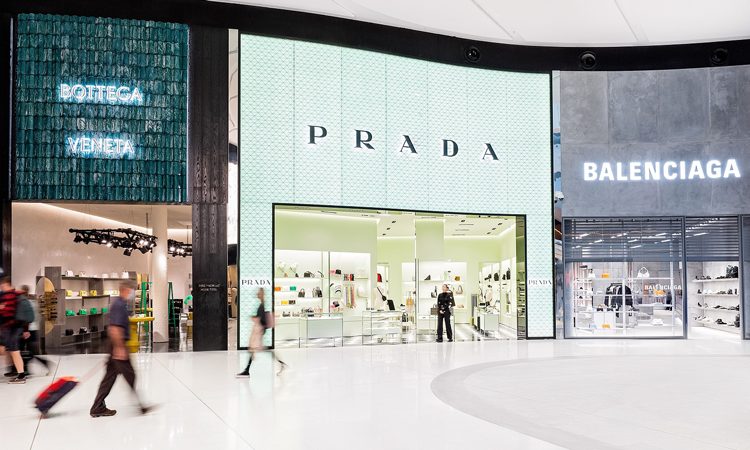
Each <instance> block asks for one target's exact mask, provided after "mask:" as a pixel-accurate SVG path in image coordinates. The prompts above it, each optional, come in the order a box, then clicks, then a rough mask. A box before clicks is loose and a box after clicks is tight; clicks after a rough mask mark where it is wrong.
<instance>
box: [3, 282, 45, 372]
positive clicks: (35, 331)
mask: <svg viewBox="0 0 750 450" xmlns="http://www.w3.org/2000/svg"><path fill="white" fill-rule="evenodd" d="M19 292H20V300H21V301H22V302H23V301H26V302H28V305H29V307H30V308H31V311H29V314H28V315H29V317H30V318H32V320H31V322H28V327H27V328H26V331H24V332H23V334H22V335H21V345H20V348H21V357H22V358H23V366H24V368H25V369H26V376H27V377H28V376H29V375H30V374H31V372H30V370H29V363H30V362H32V361H37V362H38V363H39V364H41V365H42V366H44V369H45V370H46V371H47V374H46V375H49V374H50V372H51V371H50V366H51V365H52V363H51V362H50V361H48V360H47V359H45V358H42V357H41V356H39V353H40V348H39V307H38V306H37V302H36V299H35V298H34V296H31V295H29V287H28V286H26V285H23V286H21V289H20V291H19ZM24 307H25V306H24ZM11 372H13V371H11ZM6 375H7V374H6Z"/></svg>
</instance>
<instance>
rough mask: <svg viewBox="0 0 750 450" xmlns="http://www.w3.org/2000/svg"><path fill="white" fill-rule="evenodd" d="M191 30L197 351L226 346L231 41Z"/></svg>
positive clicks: (221, 32) (222, 34)
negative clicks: (229, 59) (229, 60)
mask: <svg viewBox="0 0 750 450" xmlns="http://www.w3.org/2000/svg"><path fill="white" fill-rule="evenodd" d="M228 39H229V38H228V32H227V30H226V29H220V28H210V27H200V26H194V27H191V28H190V96H189V102H190V107H189V110H188V146H189V161H190V164H189V171H190V186H189V189H190V201H191V202H192V204H193V349H194V350H196V351H201V350H226V349H227V186H228V184H227V172H228V148H229V142H228V139H229V136H228V129H229V125H228V120H229V119H228V102H229V92H228V90H229V86H228V81H227V80H228V77H229V73H228V71H229V68H228V62H227V61H228V55H229V41H228Z"/></svg>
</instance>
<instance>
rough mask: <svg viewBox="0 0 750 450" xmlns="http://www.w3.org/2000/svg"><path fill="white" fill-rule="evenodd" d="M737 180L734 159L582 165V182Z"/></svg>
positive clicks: (738, 169) (737, 172) (588, 163)
mask: <svg viewBox="0 0 750 450" xmlns="http://www.w3.org/2000/svg"><path fill="white" fill-rule="evenodd" d="M740 177H741V174H740V168H739V165H738V164H737V160H736V159H727V160H725V161H720V160H718V159H712V160H709V161H705V162H704V161H700V160H693V161H656V162H654V161H630V162H614V163H610V162H602V163H595V162H584V163H583V179H584V180H585V181H651V180H653V181H659V180H667V181H672V180H705V179H707V178H708V179H719V178H740Z"/></svg>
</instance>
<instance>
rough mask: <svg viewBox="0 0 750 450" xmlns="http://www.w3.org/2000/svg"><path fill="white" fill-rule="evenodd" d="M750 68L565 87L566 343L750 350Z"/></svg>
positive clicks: (604, 77) (587, 77) (617, 76)
mask: <svg viewBox="0 0 750 450" xmlns="http://www.w3.org/2000/svg"><path fill="white" fill-rule="evenodd" d="M748 86H750V68H749V67H747V66H738V67H733V68H710V69H689V70H675V71H651V72H602V73H595V74H593V73H571V72H562V73H561V75H560V106H561V114H560V134H561V143H562V191H563V193H564V200H562V201H561V202H559V206H561V211H562V218H563V220H562V227H563V230H562V231H563V236H564V237H563V254H564V262H563V264H562V266H563V268H562V269H561V270H562V271H564V300H563V301H564V306H563V308H561V309H562V311H563V314H562V317H559V318H558V319H560V320H562V321H563V322H564V328H565V336H566V337H572V338H591V337H593V338H598V337H618V338H623V337H626V338H630V337H635V338H644V337H649V338H652V337H670V338H684V337H689V338H727V337H731V336H736V338H737V339H740V338H748V331H749V330H748V327H747V326H746V323H747V320H746V319H747V315H746V314H747V311H748V308H747V306H746V305H747V304H748V303H747V300H746V294H745V293H746V292H747V291H748V289H745V288H744V285H745V284H746V280H747V279H748V275H750V274H748V272H747V271H748V270H750V264H747V259H748V258H750V216H745V214H750V205H748V203H747V201H746V198H747V194H748V193H749V192H750V183H749V182H748V173H747V169H748V167H749V166H748V164H750V160H749V159H748V147H749V146H750V128H749V127H748V124H750V95H748V92H750V90H749V89H748Z"/></svg>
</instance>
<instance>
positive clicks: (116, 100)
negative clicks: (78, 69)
mask: <svg viewBox="0 0 750 450" xmlns="http://www.w3.org/2000/svg"><path fill="white" fill-rule="evenodd" d="M59 94H60V96H59V97H60V100H62V101H66V102H67V101H75V102H78V103H110V104H119V105H142V104H143V93H142V92H141V91H140V89H138V88H137V87H134V88H131V87H130V86H116V85H101V84H67V83H60V89H59Z"/></svg>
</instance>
